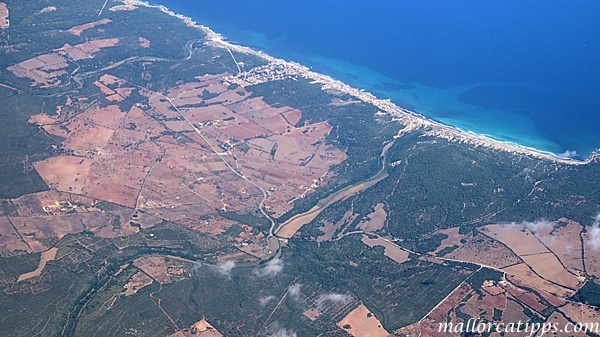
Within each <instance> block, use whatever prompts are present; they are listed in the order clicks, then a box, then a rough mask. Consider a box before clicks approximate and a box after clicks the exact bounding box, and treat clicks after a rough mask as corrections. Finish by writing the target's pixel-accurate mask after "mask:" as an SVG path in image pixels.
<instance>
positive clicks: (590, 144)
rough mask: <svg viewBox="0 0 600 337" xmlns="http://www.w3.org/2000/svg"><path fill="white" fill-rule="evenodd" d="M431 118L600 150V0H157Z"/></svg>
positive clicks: (571, 150) (536, 144)
mask: <svg viewBox="0 0 600 337" xmlns="http://www.w3.org/2000/svg"><path fill="white" fill-rule="evenodd" d="M152 3H153V4H160V5H164V6H166V7H168V8H169V9H171V10H173V11H174V12H176V13H178V14H183V15H185V16H189V17H191V18H192V19H193V20H194V21H196V22H198V24H202V25H205V26H208V27H210V28H211V29H212V30H213V31H215V32H216V33H219V34H221V35H223V37H224V38H226V39H227V40H228V41H229V42H232V43H235V44H239V45H243V46H248V47H251V48H252V49H255V50H261V51H264V52H266V53H267V54H269V55H272V56H274V57H278V58H282V59H285V60H288V61H294V62H298V63H300V64H303V65H306V66H308V67H311V68H312V69H313V70H314V71H317V72H320V73H323V74H326V75H329V76H331V77H333V78H335V79H338V80H340V81H343V82H345V83H348V84H350V85H352V86H354V87H357V88H361V89H365V90H366V91H369V92H371V93H373V94H375V95H376V96H377V97H379V98H382V99H391V100H392V101H393V102H394V103H396V104H397V105H399V106H401V107H403V108H407V109H410V110H412V111H415V112H417V113H419V114H421V115H423V116H425V117H427V118H430V119H433V120H436V121H439V122H442V123H444V124H448V125H451V126H455V127H457V128H460V129H462V130H464V131H470V132H473V133H476V134H481V135H486V136H488V137H491V138H494V139H497V140H501V141H508V142H513V143H516V144H519V145H522V146H526V147H531V148H535V149H537V150H540V151H546V152H551V153H554V154H557V155H561V156H565V157H573V158H577V159H585V158H587V157H588V156H589V155H591V154H592V153H594V152H595V151H598V149H599V148H600V132H599V130H598V129H599V128H600V2H598V1H593V0H573V1H567V0H554V1H545V0H506V1H480V0H461V1H441V0H420V1H408V0H406V1H404V0H402V1H398V0H380V1H378V2H376V3H375V2H365V1H362V2H348V1H341V0H328V1H319V0H305V1H301V2H287V1H285V2H284V1H276V0H246V1H234V0H201V1H200V0H153V1H152Z"/></svg>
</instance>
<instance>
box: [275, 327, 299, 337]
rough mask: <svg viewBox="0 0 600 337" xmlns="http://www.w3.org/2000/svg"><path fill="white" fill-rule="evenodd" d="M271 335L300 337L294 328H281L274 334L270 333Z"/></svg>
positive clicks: (276, 336)
mask: <svg viewBox="0 0 600 337" xmlns="http://www.w3.org/2000/svg"><path fill="white" fill-rule="evenodd" d="M269 337H298V335H297V334H296V333H295V332H294V331H293V330H287V329H284V328H281V329H279V330H277V331H276V332H275V333H274V334H272V335H269Z"/></svg>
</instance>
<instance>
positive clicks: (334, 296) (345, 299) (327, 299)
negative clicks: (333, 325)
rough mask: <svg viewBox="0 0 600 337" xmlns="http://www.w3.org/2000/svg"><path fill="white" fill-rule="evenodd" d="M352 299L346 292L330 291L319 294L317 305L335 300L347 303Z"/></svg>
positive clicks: (335, 301)
mask: <svg viewBox="0 0 600 337" xmlns="http://www.w3.org/2000/svg"><path fill="white" fill-rule="evenodd" d="M350 301H352V296H350V295H345V294H337V293H329V294H324V295H321V296H319V298H318V299H317V302H316V303H317V306H321V305H323V304H324V303H325V302H334V303H342V304H346V303H348V302H350Z"/></svg>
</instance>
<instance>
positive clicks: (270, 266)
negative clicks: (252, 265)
mask: <svg viewBox="0 0 600 337" xmlns="http://www.w3.org/2000/svg"><path fill="white" fill-rule="evenodd" d="M282 271H283V260H281V259H273V260H271V261H269V262H267V263H266V264H265V266H264V267H263V268H261V269H258V270H257V271H256V274H257V275H259V276H265V277H274V276H276V275H277V274H279V273H281V272H282Z"/></svg>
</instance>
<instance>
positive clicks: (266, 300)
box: [258, 295, 275, 307]
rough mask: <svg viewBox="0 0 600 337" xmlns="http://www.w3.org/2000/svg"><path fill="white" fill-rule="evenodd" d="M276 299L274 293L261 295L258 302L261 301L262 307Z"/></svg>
mask: <svg viewBox="0 0 600 337" xmlns="http://www.w3.org/2000/svg"><path fill="white" fill-rule="evenodd" d="M274 299H275V296H273V295H269V296H264V297H261V298H259V299H258V303H260V306H261V307H264V306H265V305H267V303H269V302H271V301H272V300H274Z"/></svg>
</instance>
